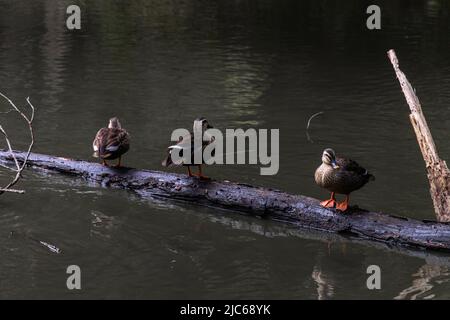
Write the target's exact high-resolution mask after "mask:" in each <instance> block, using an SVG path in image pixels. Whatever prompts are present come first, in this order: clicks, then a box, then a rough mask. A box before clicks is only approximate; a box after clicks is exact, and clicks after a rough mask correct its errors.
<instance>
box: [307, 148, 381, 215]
mask: <svg viewBox="0 0 450 320" xmlns="http://www.w3.org/2000/svg"><path fill="white" fill-rule="evenodd" d="M314 177H315V180H316V183H317V184H318V185H319V186H320V187H322V188H324V189H327V190H328V191H330V192H331V197H330V199H328V200H325V201H322V202H321V203H320V204H321V205H322V206H323V207H326V208H334V207H336V209H338V210H340V211H346V210H347V208H348V203H349V200H350V193H351V192H353V191H355V190H358V189H360V188H362V187H363V186H364V185H365V184H366V183H367V182H369V181H370V180H375V177H374V176H373V175H371V174H370V173H369V172H368V171H367V170H366V169H364V168H363V167H361V166H360V165H359V164H358V163H356V162H355V161H353V160H351V159H345V158H340V157H336V154H335V152H334V150H333V149H329V148H328V149H325V150H324V151H323V154H322V164H321V165H320V166H319V167H318V168H317V170H316V173H315V176H314ZM336 193H339V194H344V195H345V200H344V201H343V202H341V203H337V202H336V198H335V194H336Z"/></svg>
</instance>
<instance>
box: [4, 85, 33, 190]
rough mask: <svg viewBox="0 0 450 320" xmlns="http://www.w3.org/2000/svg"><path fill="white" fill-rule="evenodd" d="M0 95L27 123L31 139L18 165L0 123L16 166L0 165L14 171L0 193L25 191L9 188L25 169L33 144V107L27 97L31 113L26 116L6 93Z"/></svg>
mask: <svg viewBox="0 0 450 320" xmlns="http://www.w3.org/2000/svg"><path fill="white" fill-rule="evenodd" d="M0 96H2V97H3V98H4V99H5V100H6V101H8V102H9V104H10V105H11V106H12V108H13V111H16V112H17V113H18V114H19V115H20V116H21V117H22V118H23V119H24V120H25V121H26V123H27V125H28V129H29V131H30V140H31V141H30V144H29V146H28V149H27V152H26V155H25V157H24V159H23V160H22V164H21V165H20V164H19V161H18V160H17V157H16V155H15V153H14V149H13V147H12V145H11V141H10V140H9V137H8V134H7V133H6V131H5V130H4V129H3V127H2V126H1V125H0V132H1V133H2V134H3V136H4V138H5V141H6V144H7V145H8V151H9V153H10V154H11V157H12V158H13V160H14V164H15V166H16V169H13V168H11V167H7V166H5V165H0V166H1V167H3V168H8V169H9V170H11V171H14V172H15V173H16V175H15V177H14V179H13V180H12V181H11V182H9V183H8V184H7V185H6V186H4V187H3V188H0V194H3V193H4V192H14V193H24V192H25V191H24V190H16V189H11V187H12V186H14V185H15V184H16V183H17V182H18V181H19V180H20V178H21V176H22V171H23V170H24V169H25V166H26V165H27V161H28V158H29V156H30V153H31V150H32V148H33V145H34V131H33V120H34V114H35V108H34V106H33V104H32V103H31V101H30V98H29V97H28V98H27V103H28V106H29V107H30V109H31V115H30V116H29V117H28V116H27V115H26V114H24V113H23V112H22V111H21V110H20V109H19V108H18V107H16V105H15V104H14V102H12V100H11V99H9V98H8V97H7V96H6V95H4V94H3V93H1V92H0Z"/></svg>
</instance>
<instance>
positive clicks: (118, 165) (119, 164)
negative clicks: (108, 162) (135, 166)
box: [115, 156, 122, 168]
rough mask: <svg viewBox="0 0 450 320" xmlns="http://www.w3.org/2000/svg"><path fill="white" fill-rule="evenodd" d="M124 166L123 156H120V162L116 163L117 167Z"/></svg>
mask: <svg viewBox="0 0 450 320" xmlns="http://www.w3.org/2000/svg"><path fill="white" fill-rule="evenodd" d="M121 166H122V156H120V157H119V162H118V163H117V164H116V165H115V167H116V168H120V167H121Z"/></svg>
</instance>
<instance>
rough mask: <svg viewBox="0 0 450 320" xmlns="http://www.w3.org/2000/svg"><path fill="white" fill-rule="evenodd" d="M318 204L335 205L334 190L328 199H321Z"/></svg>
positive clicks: (323, 205)
mask: <svg viewBox="0 0 450 320" xmlns="http://www.w3.org/2000/svg"><path fill="white" fill-rule="evenodd" d="M320 205H321V206H322V207H325V208H334V206H335V205H336V198H335V196H334V192H332V193H331V197H330V199H328V200H325V201H322V202H321V203H320Z"/></svg>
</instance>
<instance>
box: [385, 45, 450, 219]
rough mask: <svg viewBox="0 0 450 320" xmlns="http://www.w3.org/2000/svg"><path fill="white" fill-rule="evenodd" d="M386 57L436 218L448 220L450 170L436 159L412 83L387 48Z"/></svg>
mask: <svg viewBox="0 0 450 320" xmlns="http://www.w3.org/2000/svg"><path fill="white" fill-rule="evenodd" d="M388 57H389V60H390V61H391V63H392V66H393V67H394V70H395V74H396V75H397V79H398V81H399V82H400V86H401V88H402V91H403V94H404V95H405V98H406V102H407V103H408V106H409V108H410V110H411V114H410V115H409V118H410V120H411V124H412V126H413V128H414V131H415V133H416V137H417V142H418V143H419V146H420V151H421V152H422V156H423V159H424V160H425V166H426V168H427V176H428V181H429V182H430V194H431V198H432V200H433V205H434V211H435V212H436V217H437V220H438V221H441V222H449V221H450V171H449V169H448V167H447V164H446V163H445V161H443V160H441V159H440V158H439V155H438V152H437V149H436V145H435V144H434V140H433V136H432V135H431V132H430V129H429V128H428V124H427V121H426V119H425V116H424V114H423V112H422V106H421V105H420V101H419V98H417V95H416V93H415V92H414V90H413V88H412V86H411V84H410V83H409V81H408V79H407V78H406V76H405V74H404V73H403V72H402V71H401V70H400V68H399V63H398V59H397V56H396V54H395V51H394V50H392V49H391V50H389V51H388Z"/></svg>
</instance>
